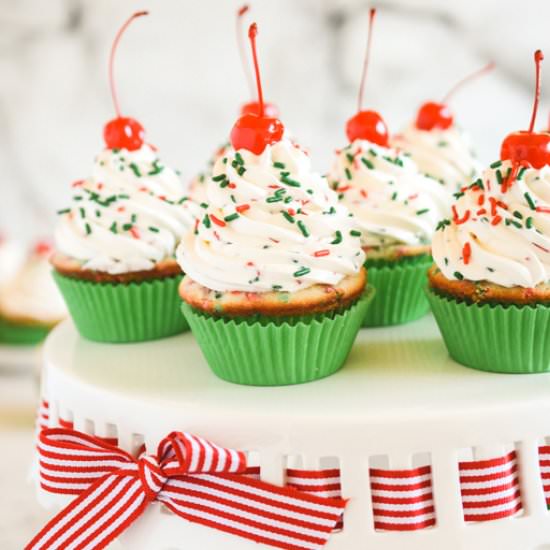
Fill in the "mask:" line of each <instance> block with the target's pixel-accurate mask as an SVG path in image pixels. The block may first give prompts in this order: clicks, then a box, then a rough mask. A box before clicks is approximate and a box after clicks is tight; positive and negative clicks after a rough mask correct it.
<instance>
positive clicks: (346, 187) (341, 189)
mask: <svg viewBox="0 0 550 550" xmlns="http://www.w3.org/2000/svg"><path fill="white" fill-rule="evenodd" d="M350 189H351V185H344V187H338V189H336V191H338V193H345V192H346V191H349V190H350Z"/></svg>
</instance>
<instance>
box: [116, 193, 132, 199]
mask: <svg viewBox="0 0 550 550" xmlns="http://www.w3.org/2000/svg"><path fill="white" fill-rule="evenodd" d="M118 198H119V199H129V198H130V195H125V194H124V193H121V194H120V195H118Z"/></svg>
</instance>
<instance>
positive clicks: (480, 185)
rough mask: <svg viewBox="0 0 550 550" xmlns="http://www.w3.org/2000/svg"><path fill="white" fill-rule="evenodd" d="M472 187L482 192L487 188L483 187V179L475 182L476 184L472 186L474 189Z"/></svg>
mask: <svg viewBox="0 0 550 550" xmlns="http://www.w3.org/2000/svg"><path fill="white" fill-rule="evenodd" d="M472 187H478V188H479V189H481V190H484V189H485V186H484V185H483V181H481V178H479V179H477V180H476V181H474V183H472V185H470V188H472Z"/></svg>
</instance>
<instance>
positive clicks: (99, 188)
mask: <svg viewBox="0 0 550 550" xmlns="http://www.w3.org/2000/svg"><path fill="white" fill-rule="evenodd" d="M97 188H98V190H99V191H101V190H102V189H103V184H102V183H98V184H97Z"/></svg>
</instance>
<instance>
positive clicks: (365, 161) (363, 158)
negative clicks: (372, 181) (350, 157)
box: [361, 157, 374, 170]
mask: <svg viewBox="0 0 550 550" xmlns="http://www.w3.org/2000/svg"><path fill="white" fill-rule="evenodd" d="M361 162H362V163H363V164H364V165H365V166H366V167H367V168H368V169H369V170H374V164H373V163H372V162H371V161H370V160H369V159H366V158H365V157H361Z"/></svg>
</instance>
